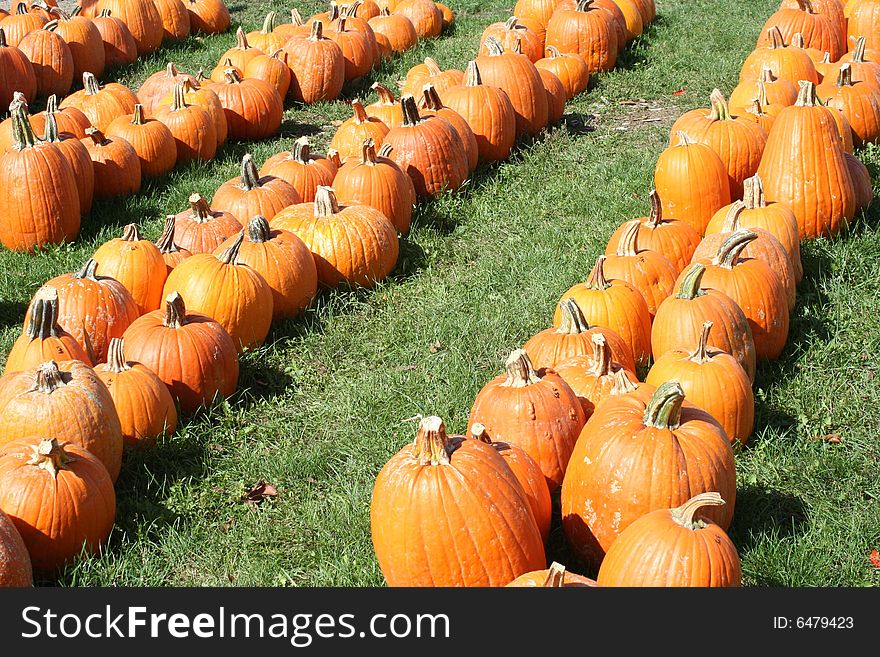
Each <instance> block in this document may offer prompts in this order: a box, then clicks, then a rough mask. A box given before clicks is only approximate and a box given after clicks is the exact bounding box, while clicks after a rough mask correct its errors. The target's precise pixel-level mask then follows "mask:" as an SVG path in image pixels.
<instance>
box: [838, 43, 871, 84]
mask: <svg viewBox="0 0 880 657" xmlns="http://www.w3.org/2000/svg"><path fill="white" fill-rule="evenodd" d="M876 53H877V51H876V50H873V51H871V54H870V55H869V51H868V48H867V40H866V38H865V37H861V36H860V37H859V38H858V39H856V43H855V47H854V48H853V50H852V52H849V53H847V54H846V55H844V56H843V57H841V59H840V61H839V62H837V63H835V66H836V67H837V68H838V69H839V67H840V66H841V65H842V64H843V63H847V64H849V67H850V69H851V71H852V79H853V80H857V81H863V82H867V83H869V84H871V85H872V86H873V87H875V88H876V89H878V90H880V57H878V55H877V54H876ZM832 70H833V69H832Z"/></svg>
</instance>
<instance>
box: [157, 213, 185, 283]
mask: <svg viewBox="0 0 880 657" xmlns="http://www.w3.org/2000/svg"><path fill="white" fill-rule="evenodd" d="M176 227H177V217H176V216H175V215H173V214H169V215H167V216H166V217H165V226H164V227H163V228H162V234H161V235H159V239H157V240H156V248H157V249H159V253H161V254H162V259H163V260H164V261H165V266H166V267H167V268H168V273H169V274H170V273H171V270H172V269H174V268H175V267H177V265H179V264H180V263H181V262H183V261H184V260H186V259H187V258H189V257H190V256H191V255H192V253H190V252H189V251H187V250H186V249H182V248H180V247H179V246H178V245H177V244H176V243H175V241H174V231H175V229H176Z"/></svg>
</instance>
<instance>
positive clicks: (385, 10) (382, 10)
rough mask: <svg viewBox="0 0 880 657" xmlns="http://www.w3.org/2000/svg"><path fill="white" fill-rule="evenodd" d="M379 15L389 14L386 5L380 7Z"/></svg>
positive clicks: (389, 11)
mask: <svg viewBox="0 0 880 657" xmlns="http://www.w3.org/2000/svg"><path fill="white" fill-rule="evenodd" d="M379 15H380V16H390V15H391V10H390V9H389V8H388V7H387V6H385V7H382V9H380V10H379Z"/></svg>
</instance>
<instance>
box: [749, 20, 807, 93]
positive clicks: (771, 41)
mask: <svg viewBox="0 0 880 657" xmlns="http://www.w3.org/2000/svg"><path fill="white" fill-rule="evenodd" d="M766 35H767V36H766V41H767V43H766V45H762V46H760V47H758V48H755V50H754V51H752V53H751V54H750V55H749V56H748V57H746V61H745V62H744V63H743V65H742V70H741V71H740V76H739V80H740V82H747V81H748V80H754V81H757V80H759V79H760V78H761V73H762V71H763V70H764V68H769V69H770V72H771V73H772V74H773V77H775V78H779V79H782V80H788V81H789V82H791V83H792V84H794V85H797V84H799V83H800V81H801V80H809V81H810V82H814V83H818V82H819V76H818V73H817V72H816V66H815V64H813V60H811V59H810V56H809V55H808V54H807V53H806V51H804V50H802V49H801V48H797V47H795V46H786V45H785V40H784V39H783V38H782V33H781V32H780V31H779V28H778V27H776V26H773V27H771V28H770V29H769V30H767V31H766Z"/></svg>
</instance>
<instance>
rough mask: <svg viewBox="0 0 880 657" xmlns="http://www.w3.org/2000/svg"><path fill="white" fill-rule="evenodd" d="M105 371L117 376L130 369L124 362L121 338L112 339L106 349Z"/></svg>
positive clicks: (123, 344) (123, 346)
mask: <svg viewBox="0 0 880 657" xmlns="http://www.w3.org/2000/svg"><path fill="white" fill-rule="evenodd" d="M107 369H108V370H110V371H111V372H115V373H116V374H119V373H120V372H125V371H126V370H130V369H131V365H129V364H128V363H127V362H125V341H124V340H123V339H122V338H112V339H111V340H110V346H109V347H108V348H107Z"/></svg>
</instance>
